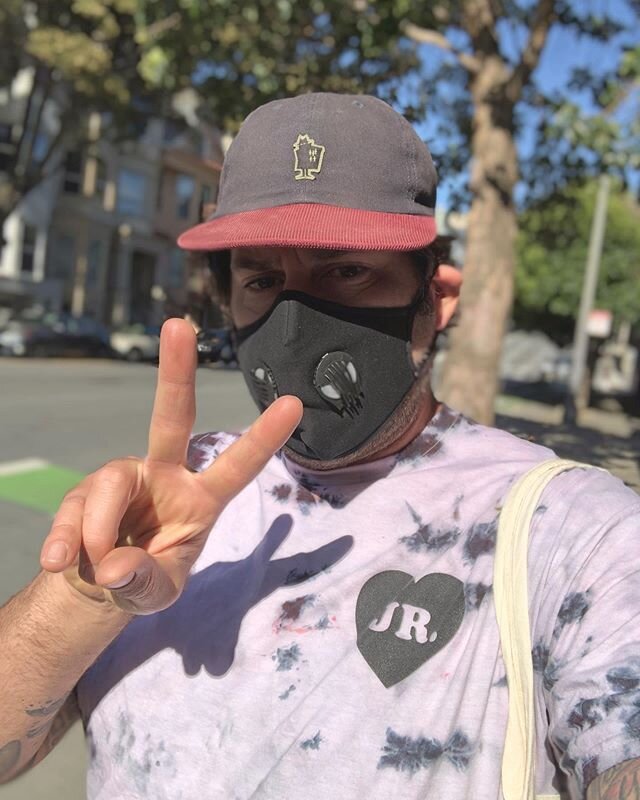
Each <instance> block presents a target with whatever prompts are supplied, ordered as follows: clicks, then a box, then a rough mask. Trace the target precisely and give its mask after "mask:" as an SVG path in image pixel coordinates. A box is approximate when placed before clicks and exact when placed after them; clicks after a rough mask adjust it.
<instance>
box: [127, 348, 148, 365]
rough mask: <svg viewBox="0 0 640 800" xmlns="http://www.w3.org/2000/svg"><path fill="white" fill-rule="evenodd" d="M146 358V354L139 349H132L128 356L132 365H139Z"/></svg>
mask: <svg viewBox="0 0 640 800" xmlns="http://www.w3.org/2000/svg"><path fill="white" fill-rule="evenodd" d="M143 358H144V354H143V352H142V350H141V349H140V348H139V347H132V348H131V350H129V352H128V353H127V355H126V359H127V361H130V362H131V363H132V364H138V363H139V362H140V361H142V359H143Z"/></svg>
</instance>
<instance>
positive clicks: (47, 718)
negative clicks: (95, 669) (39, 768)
mask: <svg viewBox="0 0 640 800" xmlns="http://www.w3.org/2000/svg"><path fill="white" fill-rule="evenodd" d="M25 713H26V714H27V716H28V717H30V718H32V723H33V724H32V725H31V727H30V728H29V729H28V730H27V733H26V737H25V739H24V740H22V741H20V740H18V739H13V740H12V741H10V742H8V743H7V744H4V745H2V744H0V780H4V779H5V778H8V777H10V776H13V777H16V776H17V775H18V774H19V773H20V772H22V771H24V770H25V769H28V768H29V767H32V766H34V765H35V764H38V763H39V762H40V761H42V759H43V758H44V757H45V756H46V755H47V754H48V753H50V752H51V750H53V748H54V747H55V746H56V745H57V744H58V742H59V741H60V739H62V737H63V736H64V734H65V733H66V732H67V731H68V730H69V728H70V727H71V726H72V725H73V723H74V722H75V721H76V720H77V719H78V718H79V717H80V710H79V708H78V703H77V700H76V695H75V692H71V693H70V694H65V695H64V696H63V697H59V698H58V699H57V700H47V702H46V703H43V704H42V705H40V706H29V707H28V708H25ZM43 734H44V739H43V740H42V743H41V744H40V746H39V747H38V750H37V751H36V753H35V755H33V757H32V758H31V759H29V761H27V762H26V763H25V764H24V765H23V766H22V767H21V769H20V770H19V771H18V772H16V771H15V770H16V767H18V765H19V764H20V759H21V755H22V752H23V745H24V744H25V743H27V742H28V743H29V744H31V742H32V740H34V739H37V738H38V737H39V736H42V735H43Z"/></svg>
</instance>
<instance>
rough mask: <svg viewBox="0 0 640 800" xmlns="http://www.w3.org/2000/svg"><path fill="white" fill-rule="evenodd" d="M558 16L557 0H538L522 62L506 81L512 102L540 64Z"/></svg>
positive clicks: (507, 91)
mask: <svg viewBox="0 0 640 800" xmlns="http://www.w3.org/2000/svg"><path fill="white" fill-rule="evenodd" d="M556 18H557V0H538V4H537V6H536V8H535V10H534V12H533V19H532V23H531V32H530V34H529V40H528V41H527V43H526V45H525V46H524V49H523V51H522V55H521V56H520V62H519V63H518V64H517V66H516V67H515V68H514V70H513V72H512V73H511V77H510V78H509V80H508V81H507V83H506V86H505V93H506V95H507V97H509V99H510V100H511V101H512V102H514V103H515V102H516V101H517V100H518V99H519V98H520V94H521V92H522V89H523V87H524V86H525V85H526V84H527V83H528V81H529V78H530V77H531V73H532V72H533V70H534V69H535V68H536V67H537V66H538V62H539V60H540V56H541V54H542V50H543V48H544V46H545V44H546V41H547V36H548V34H549V29H550V28H551V26H552V25H553V23H554V22H555V20H556Z"/></svg>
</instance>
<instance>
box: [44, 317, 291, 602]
mask: <svg viewBox="0 0 640 800" xmlns="http://www.w3.org/2000/svg"><path fill="white" fill-rule="evenodd" d="M196 366H197V360H196V342H195V333H194V331H193V328H192V327H191V325H190V324H189V323H187V322H185V321H184V320H180V319H172V320H169V321H168V322H166V323H165V325H164V326H163V328H162V333H161V337H160V365H159V369H158V384H157V389H156V396H155V402H154V406H153V414H152V418H151V425H150V428H149V449H148V454H147V456H146V458H144V459H139V458H134V457H128V458H124V459H119V460H115V461H110V462H108V463H107V464H105V465H104V466H103V467H101V468H100V469H99V470H97V471H96V472H94V473H92V474H91V475H88V476H87V477H86V478H85V479H84V480H83V481H81V482H80V483H79V484H78V485H77V486H76V487H75V488H74V489H72V490H71V491H70V492H68V493H67V495H66V496H65V498H64V500H63V501H62V504H61V505H60V508H59V509H58V512H57V513H56V516H55V518H54V521H53V525H52V527H51V530H50V532H49V534H48V535H47V538H46V539H45V542H44V545H43V547H42V554H41V557H40V563H41V565H42V567H43V569H45V570H47V571H48V572H64V574H65V577H66V578H67V580H68V581H69V583H70V584H71V585H73V586H74V587H75V588H76V589H78V590H79V591H80V592H82V593H83V594H85V595H87V596H89V597H92V598H94V599H96V600H101V601H105V600H106V601H109V602H113V603H114V604H115V605H117V606H119V607H120V608H122V609H124V610H125V611H128V612H130V613H133V614H152V613H154V612H156V611H160V610H161V609H163V608H166V607H167V606H169V605H171V604H172V603H173V602H174V601H175V600H176V599H177V598H178V597H179V596H180V594H181V593H182V590H183V588H184V586H185V583H186V581H187V578H188V575H189V570H190V569H191V567H192V565H193V563H194V562H195V560H196V558H197V557H198V555H199V554H200V553H201V551H202V548H203V546H204V543H205V541H206V537H207V534H208V532H209V530H210V529H211V526H212V525H213V523H214V522H215V521H216V519H217V518H218V516H219V515H220V513H221V511H222V510H223V508H224V507H225V505H226V504H227V503H228V502H229V501H230V500H231V499H232V498H233V497H234V496H235V495H236V494H237V493H238V492H240V491H241V490H242V489H243V488H244V487H245V486H246V485H247V484H248V483H250V482H251V481H252V480H253V479H254V478H255V477H256V475H258V473H259V472H260V471H261V470H262V468H263V467H264V466H265V464H266V463H267V461H268V460H269V459H270V458H271V456H272V455H273V454H274V453H275V452H276V451H277V450H279V449H280V448H281V447H282V445H283V444H284V443H285V442H286V441H287V439H288V438H289V437H290V435H291V433H292V432H293V431H294V430H295V428H296V426H297V425H298V423H299V422H300V418H301V416H302V404H301V403H300V401H299V400H298V399H297V398H295V397H281V398H279V399H278V400H276V402H274V403H273V405H271V406H270V407H269V408H268V409H267V410H266V411H265V412H264V413H263V414H262V416H261V417H260V418H259V419H258V420H257V421H256V422H255V423H254V424H253V425H252V427H251V428H250V429H249V430H248V431H247V433H245V434H244V436H242V437H241V438H240V439H238V441H236V442H234V444H233V445H231V447H229V448H228V450H226V451H225V452H224V453H223V454H222V455H221V456H220V457H219V458H218V459H217V460H216V461H215V462H214V463H213V464H212V465H211V466H210V467H209V468H208V469H207V470H206V471H204V472H202V473H197V474H196V473H193V472H190V471H189V470H188V469H187V467H186V456H187V447H188V444H189V437H190V436H191V432H192V427H193V424H194V421H195V373H196Z"/></svg>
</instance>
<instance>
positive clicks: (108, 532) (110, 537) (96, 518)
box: [80, 459, 141, 581]
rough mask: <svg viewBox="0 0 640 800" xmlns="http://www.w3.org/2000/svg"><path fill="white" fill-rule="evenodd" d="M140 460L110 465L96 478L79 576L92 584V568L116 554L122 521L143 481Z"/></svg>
mask: <svg viewBox="0 0 640 800" xmlns="http://www.w3.org/2000/svg"><path fill="white" fill-rule="evenodd" d="M140 464H141V462H140V461H138V460H137V459H121V460H120V461H110V462H109V463H108V464H105V466H104V467H101V468H100V469H99V470H98V471H97V472H95V473H94V474H93V480H92V482H91V490H90V491H89V493H88V495H87V497H86V500H85V504H84V514H83V518H82V550H81V553H80V573H81V576H82V578H84V579H85V580H89V581H92V580H93V574H91V572H92V570H91V567H95V566H96V565H97V564H99V563H100V561H102V559H103V558H104V557H105V556H106V554H107V553H108V552H109V551H110V550H113V548H114V547H115V545H116V542H117V540H118V530H119V528H120V523H121V522H122V518H123V516H124V514H125V512H126V510H127V507H128V506H129V503H130V500H131V498H132V496H133V495H134V494H135V491H136V488H137V486H138V481H139V480H140V471H139V467H140Z"/></svg>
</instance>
